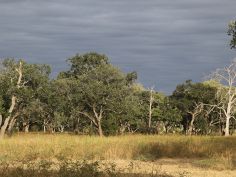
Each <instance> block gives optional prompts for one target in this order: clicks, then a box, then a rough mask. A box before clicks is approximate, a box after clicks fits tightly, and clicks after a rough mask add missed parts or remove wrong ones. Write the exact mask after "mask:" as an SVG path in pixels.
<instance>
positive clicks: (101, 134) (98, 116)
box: [93, 105, 103, 136]
mask: <svg viewBox="0 0 236 177" xmlns="http://www.w3.org/2000/svg"><path fill="white" fill-rule="evenodd" d="M93 112H94V115H95V118H96V122H97V128H98V134H99V136H103V130H102V124H101V120H102V113H103V110H102V107H101V108H100V112H99V113H97V112H96V108H95V105H94V106H93Z"/></svg>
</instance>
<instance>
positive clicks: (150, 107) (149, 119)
mask: <svg viewBox="0 0 236 177" xmlns="http://www.w3.org/2000/svg"><path fill="white" fill-rule="evenodd" d="M153 101H154V98H153V89H151V90H150V100H149V114H148V131H149V133H150V131H151V126H152V104H153Z"/></svg>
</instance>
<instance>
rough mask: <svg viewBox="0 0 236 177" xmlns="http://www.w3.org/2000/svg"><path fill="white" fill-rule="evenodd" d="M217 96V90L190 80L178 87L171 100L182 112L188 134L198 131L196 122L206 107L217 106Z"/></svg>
mask: <svg viewBox="0 0 236 177" xmlns="http://www.w3.org/2000/svg"><path fill="white" fill-rule="evenodd" d="M215 94H216V88H214V87H211V86H209V85H205V84H203V83H193V82H192V81H190V80H188V81H186V82H185V83H183V84H180V85H178V86H177V87H176V89H175V91H174V92H173V94H172V96H171V98H172V99H173V100H175V102H176V105H177V107H178V109H179V110H181V112H182V116H183V118H184V119H183V125H184V128H185V131H186V133H188V134H190V135H191V134H192V133H193V130H194V129H196V127H194V122H195V121H196V119H197V118H199V116H200V115H201V113H202V112H203V111H204V106H205V105H208V104H209V105H210V104H215Z"/></svg>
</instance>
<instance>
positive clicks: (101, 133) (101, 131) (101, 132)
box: [98, 121, 103, 136]
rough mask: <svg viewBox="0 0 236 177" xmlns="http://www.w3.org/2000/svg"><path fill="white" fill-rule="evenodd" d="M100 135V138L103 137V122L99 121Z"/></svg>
mask: <svg viewBox="0 0 236 177" xmlns="http://www.w3.org/2000/svg"><path fill="white" fill-rule="evenodd" d="M98 134H99V136H103V130H102V125H101V121H98Z"/></svg>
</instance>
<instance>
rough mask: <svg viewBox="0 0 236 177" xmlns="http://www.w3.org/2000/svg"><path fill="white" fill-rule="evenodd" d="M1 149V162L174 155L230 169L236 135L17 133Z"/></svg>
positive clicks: (145, 158) (235, 150)
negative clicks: (218, 164) (105, 135)
mask: <svg viewBox="0 0 236 177" xmlns="http://www.w3.org/2000/svg"><path fill="white" fill-rule="evenodd" d="M0 152H1V153H0V161H11V160H13V161H14V160H20V159H27V160H36V159H59V160H60V159H76V160H78V159H87V160H145V161H150V160H152V161H153V160H157V159H160V158H171V159H195V162H196V165H199V166H208V165H209V164H212V163H220V164H221V165H223V166H226V167H227V168H234V167H235V161H234V160H235V159H236V137H228V138H225V137H205V136H193V137H187V136H157V135H127V136H116V137H103V138H100V137H96V136H75V135H68V134H54V135H48V134H17V135H14V136H13V137H11V138H6V139H4V140H2V141H0ZM196 160H197V161H196ZM208 163H209V164H208ZM209 166H210V165H209Z"/></svg>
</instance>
